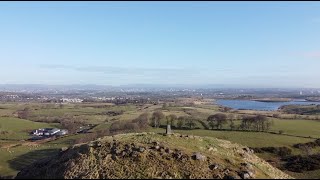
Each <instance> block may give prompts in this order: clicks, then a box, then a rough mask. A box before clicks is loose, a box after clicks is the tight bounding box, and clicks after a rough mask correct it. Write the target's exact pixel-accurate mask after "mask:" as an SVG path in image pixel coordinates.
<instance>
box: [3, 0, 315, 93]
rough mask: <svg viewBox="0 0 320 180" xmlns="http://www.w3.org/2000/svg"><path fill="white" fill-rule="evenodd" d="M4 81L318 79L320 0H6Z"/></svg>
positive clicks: (266, 82) (287, 82) (301, 83)
mask: <svg viewBox="0 0 320 180" xmlns="http://www.w3.org/2000/svg"><path fill="white" fill-rule="evenodd" d="M0 62H1V71H0V84H6V83H10V84H15V83H17V84H23V83H27V84H30V83H32V84H106V85H123V84H189V85H190V84H194V85H198V84H230V85H232V84H234V85H245V86H248V87H317V88H320V81H319V79H320V71H319V67H320V3H319V2H0Z"/></svg>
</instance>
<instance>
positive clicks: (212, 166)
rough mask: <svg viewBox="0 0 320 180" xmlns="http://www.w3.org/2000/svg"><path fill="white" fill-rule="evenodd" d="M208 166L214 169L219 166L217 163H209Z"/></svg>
mask: <svg viewBox="0 0 320 180" xmlns="http://www.w3.org/2000/svg"><path fill="white" fill-rule="evenodd" d="M209 168H210V169H211V170H216V169H218V168H219V165H218V164H211V165H210V166H209Z"/></svg>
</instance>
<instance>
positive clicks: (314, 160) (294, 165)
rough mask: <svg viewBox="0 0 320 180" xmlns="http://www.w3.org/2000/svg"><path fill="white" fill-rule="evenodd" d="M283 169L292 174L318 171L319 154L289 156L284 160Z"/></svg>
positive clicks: (319, 164) (319, 163)
mask: <svg viewBox="0 0 320 180" xmlns="http://www.w3.org/2000/svg"><path fill="white" fill-rule="evenodd" d="M285 160H286V161H287V162H286V163H285V165H284V167H285V168H286V169H287V170H289V171H293V172H299V173H302V172H303V171H314V170H318V169H320V154H315V155H309V156H304V157H303V156H301V155H297V156H291V157H288V158H286V159H285Z"/></svg>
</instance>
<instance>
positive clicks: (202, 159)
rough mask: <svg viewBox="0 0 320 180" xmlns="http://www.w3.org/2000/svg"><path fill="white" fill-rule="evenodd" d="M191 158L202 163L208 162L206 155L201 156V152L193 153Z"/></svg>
mask: <svg viewBox="0 0 320 180" xmlns="http://www.w3.org/2000/svg"><path fill="white" fill-rule="evenodd" d="M191 157H192V159H194V160H200V161H204V160H206V157H205V156H204V155H202V154H200V153H199V152H196V153H193V154H192V156H191Z"/></svg>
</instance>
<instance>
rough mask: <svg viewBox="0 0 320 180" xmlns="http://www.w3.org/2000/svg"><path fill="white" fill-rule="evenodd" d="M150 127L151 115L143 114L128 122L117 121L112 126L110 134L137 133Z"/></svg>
mask: <svg viewBox="0 0 320 180" xmlns="http://www.w3.org/2000/svg"><path fill="white" fill-rule="evenodd" d="M148 126H149V113H142V114H141V115H140V116H139V117H137V118H135V119H133V120H131V121H129V122H126V121H116V122H114V123H112V124H111V126H110V133H111V134H116V133H120V132H121V133H122V132H137V131H140V130H144V129H146V128H147V127H148Z"/></svg>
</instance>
